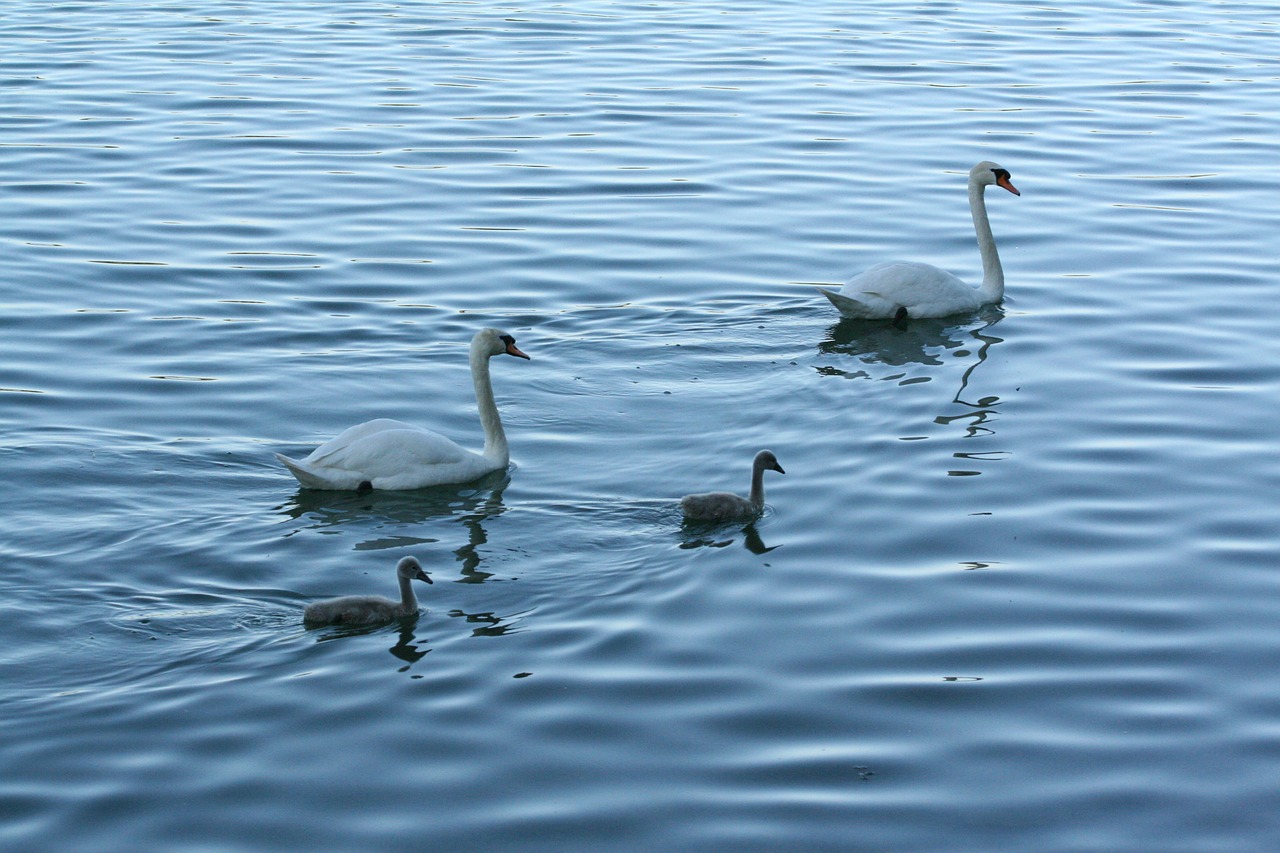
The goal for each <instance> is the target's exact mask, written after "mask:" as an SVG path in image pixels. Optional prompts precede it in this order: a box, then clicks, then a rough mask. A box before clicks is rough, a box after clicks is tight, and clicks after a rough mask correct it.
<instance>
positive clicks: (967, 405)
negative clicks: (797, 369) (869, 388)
mask: <svg viewBox="0 0 1280 853" xmlns="http://www.w3.org/2000/svg"><path fill="white" fill-rule="evenodd" d="M1003 318H1004V315H1003V313H1002V312H1001V311H1000V309H998V308H995V307H991V308H987V309H985V310H984V311H982V312H980V313H979V315H978V316H977V317H975V318H974V319H972V320H970V321H968V322H966V323H962V324H959V325H957V324H956V321H955V319H954V318H952V319H950V320H946V319H938V320H912V321H909V322H908V323H906V324H904V325H901V326H894V325H893V324H890V323H884V322H872V321H867V320H842V321H840V322H839V323H836V324H835V325H834V326H832V327H831V328H830V329H828V332H827V337H826V339H825V340H823V341H821V342H820V343H819V344H818V352H820V353H822V354H824V355H839V356H849V357H852V358H854V359H856V360H857V362H858V363H859V365H860V367H859V368H858V369H857V370H850V369H848V368H846V367H840V366H835V365H830V366H820V367H818V368H817V370H818V372H819V373H820V374H822V375H824V376H841V377H844V378H846V379H874V380H880V381H896V382H897V383H898V384H899V385H914V384H918V383H922V382H932V381H934V380H935V379H942V378H944V375H945V374H944V371H948V370H951V369H952V366H953V365H955V364H956V362H957V361H961V362H963V363H964V369H963V370H962V371H961V373H960V377H959V381H958V383H957V385H956V390H955V393H954V394H952V396H951V400H950V403H951V404H953V405H956V406H960V407H961V411H959V412H947V413H943V414H939V415H938V416H937V417H935V418H934V423H936V424H939V425H940V426H947V425H950V424H953V423H963V424H964V425H965V432H966V434H967V435H968V436H975V435H991V434H994V430H993V429H992V426H991V425H992V422H993V421H994V419H995V415H996V410H997V408H998V407H999V405H1000V398H999V397H998V396H995V395H983V396H980V397H977V398H976V399H969V395H970V394H971V393H972V391H971V386H972V383H973V379H974V375H975V373H976V371H977V369H978V367H979V366H980V365H982V364H983V363H984V362H985V361H986V360H987V358H988V357H989V355H990V353H991V348H992V347H993V346H995V345H996V344H999V343H1003V341H1004V339H1003V338H1000V337H997V336H996V335H994V334H992V333H991V329H992V328H994V327H995V326H996V325H997V324H998V323H999V322H1000V321H1001V320H1002V319H1003ZM903 368H906V369H905V370H904V369H903ZM989 455H990V454H972V456H973V457H974V458H984V457H986V456H989Z"/></svg>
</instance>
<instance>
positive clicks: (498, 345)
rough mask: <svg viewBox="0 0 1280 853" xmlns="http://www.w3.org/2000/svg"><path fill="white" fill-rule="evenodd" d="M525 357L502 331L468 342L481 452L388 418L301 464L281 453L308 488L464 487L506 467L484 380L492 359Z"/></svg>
mask: <svg viewBox="0 0 1280 853" xmlns="http://www.w3.org/2000/svg"><path fill="white" fill-rule="evenodd" d="M503 354H506V355H514V356H516V357H517V358H526V359H527V358H528V357H529V356H527V355H525V354H524V353H522V352H520V350H519V349H517V348H516V339H515V338H513V337H511V335H509V334H507V333H506V332H504V331H502V330H501V329H481V330H480V331H479V332H476V335H475V337H474V338H472V339H471V381H472V382H473V383H475V386H476V404H477V405H478V406H479V407H480V425H481V426H482V427H484V450H483V451H482V452H481V453H472V452H471V451H470V450H464V449H463V448H461V447H459V446H458V445H457V444H455V443H453V442H452V441H450V440H449V439H447V438H445V437H444V436H443V435H441V434H440V433H438V432H432V431H431V430H427V429H422V428H421V427H416V426H413V425H412V424H407V423H404V422H402V421H393V420H389V419H387V418H379V419H378V420H374V421H369V422H367V423H363V424H359V425H358V426H353V427H351V428H350V429H348V430H346V431H345V432H343V433H341V434H340V435H338V436H337V437H336V438H333V439H331V440H329V441H327V442H325V443H324V444H322V445H320V446H319V447H317V448H316V449H315V450H314V451H312V453H311V455H310V456H308V457H307V458H306V459H303V460H301V461H299V460H296V459H290V458H289V457H288V456H285V455H283V454H281V453H277V454H276V458H277V459H279V460H280V461H281V462H283V463H284V464H285V465H286V466H287V467H288V469H289V470H290V471H292V472H293V476H295V477H297V478H298V482H299V483H301V484H302V485H303V486H304V487H306V488H308V489H361V490H364V489H421V488H424V487H426V486H439V485H442V484H445V483H467V482H470V481H471V480H474V479H476V478H477V477H482V476H484V475H485V474H488V473H489V472H491V471H497V470H500V469H504V468H506V467H507V462H508V461H510V458H511V457H510V452H509V451H508V449H507V436H506V434H505V433H504V432H503V431H502V420H501V419H500V418H499V417H498V406H497V404H496V403H494V401H493V385H492V383H491V382H490V381H489V359H490V358H492V357H493V356H495V355H503Z"/></svg>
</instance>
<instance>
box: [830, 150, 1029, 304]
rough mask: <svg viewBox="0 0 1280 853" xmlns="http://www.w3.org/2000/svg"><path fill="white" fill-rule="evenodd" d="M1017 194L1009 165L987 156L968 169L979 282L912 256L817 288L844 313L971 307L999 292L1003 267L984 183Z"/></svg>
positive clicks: (995, 299) (1000, 296)
mask: <svg viewBox="0 0 1280 853" xmlns="http://www.w3.org/2000/svg"><path fill="white" fill-rule="evenodd" d="M992 184H995V185H996V186H998V187H1000V188H1002V189H1006V190H1008V191H1009V192H1011V193H1013V194H1014V195H1022V193H1020V192H1018V190H1017V189H1016V188H1015V187H1014V186H1013V184H1012V183H1010V181H1009V171H1008V170H1007V169H1004V168H1001V167H1000V166H998V165H996V164H995V163H992V162H990V161H988V160H984V161H982V162H981V163H979V164H978V165H976V166H974V167H973V168H972V169H970V170H969V212H970V213H971V214H972V215H973V230H974V231H976V232H977V233H978V249H979V251H980V252H981V253H982V284H981V286H979V287H976V288H975V287H971V286H970V285H967V284H965V283H964V282H963V281H961V280H960V279H958V278H956V277H955V276H954V275H952V274H951V273H949V272H947V271H946V270H940V269H938V268H937V267H935V266H932V265H930V264H922V263H917V262H915V261H889V262H888V263H883V264H877V265H876V266H874V267H872V268H871V269H869V270H867V271H866V272H862V273H859V274H858V275H855V276H854V277H853V278H851V279H849V280H848V281H847V282H845V285H844V287H842V288H840V291H839V292H836V291H833V290H828V289H827V288H825V287H823V288H819V290H821V291H822V293H823V294H824V295H825V296H826V297H827V298H828V299H830V300H831V304H833V305H835V306H836V308H837V309H839V311H840V314H841V315H842V316H845V317H852V318H861V319H870V320H877V319H887V318H892V319H895V320H904V319H907V318H908V317H911V318H921V317H946V316H948V315H951V314H961V313H966V312H969V311H976V310H977V309H978V308H981V307H982V306H983V305H990V304H993V303H996V302H999V301H1000V300H1001V299H1003V298H1004V270H1003V269H1002V268H1001V267H1000V255H999V254H998V253H997V252H996V241H995V238H994V237H992V236H991V222H990V221H989V220H988V219H987V203H986V199H985V195H984V194H985V192H986V189H987V187H988V186H990V185H992Z"/></svg>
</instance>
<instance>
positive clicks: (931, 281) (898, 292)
mask: <svg viewBox="0 0 1280 853" xmlns="http://www.w3.org/2000/svg"><path fill="white" fill-rule="evenodd" d="M839 295H841V296H843V297H845V298H846V299H849V300H853V301H855V302H858V303H861V304H862V305H865V306H866V311H867V313H866V314H863V315H859V316H866V317H871V318H881V317H893V316H894V314H895V313H896V312H897V310H898V309H899V308H906V309H907V314H908V315H909V316H911V317H914V318H921V317H945V316H947V315H948V314H958V313H960V312H962V311H972V310H974V309H976V308H978V307H979V306H980V305H981V304H982V299H981V297H980V295H979V294H978V291H977V290H976V289H975V288H972V287H970V286H969V285H967V284H965V283H964V282H963V281H961V280H960V279H959V278H957V277H956V276H954V275H952V274H951V273H949V272H947V271H946V270H943V269H939V268H938V267H935V266H933V265H932V264H923V263H918V262H915V261H889V262H887V263H883V264H878V265H876V266H874V267H872V268H871V269H869V270H866V271H865V272H862V273H859V274H858V275H855V276H854V277H853V278H851V279H849V281H848V282H846V283H845V285H844V287H842V288H840V294H839ZM828 298H830V297H828ZM833 301H834V300H833ZM837 307H840V304H839V303H837ZM842 313H843V311H842ZM846 316H848V315H846Z"/></svg>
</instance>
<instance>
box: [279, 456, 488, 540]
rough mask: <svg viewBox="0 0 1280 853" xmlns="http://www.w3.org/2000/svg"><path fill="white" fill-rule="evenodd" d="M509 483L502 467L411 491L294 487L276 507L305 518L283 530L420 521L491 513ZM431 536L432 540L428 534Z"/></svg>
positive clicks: (299, 531) (296, 518) (296, 516)
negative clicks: (459, 481)
mask: <svg viewBox="0 0 1280 853" xmlns="http://www.w3.org/2000/svg"><path fill="white" fill-rule="evenodd" d="M510 484H511V477H510V475H509V474H507V473H506V472H505V471H498V472H494V473H493V474H489V475H486V476H484V477H481V478H480V479H479V480H475V481H473V482H471V483H467V484H466V485H464V486H435V487H432V488H430V489H416V490H413V491H371V492H330V491H321V490H316V489H298V490H297V492H296V493H295V494H294V495H293V497H292V498H290V499H289V500H288V501H287V502H285V503H283V504H281V505H280V506H278V507H276V511H277V512H279V513H281V514H282V515H286V516H288V517H289V518H292V519H295V520H298V521H304V520H305V521H306V522H308V523H307V524H304V525H302V526H300V527H297V528H295V529H294V530H292V531H290V532H289V533H287V534H285V535H286V536H292V535H294V534H296V533H301V532H303V531H306V530H313V531H314V530H323V529H324V528H328V527H339V526H342V525H345V524H353V523H354V524H362V525H363V524H367V523H368V522H369V521H370V520H371V519H372V520H375V521H383V522H388V523H391V524H403V525H411V524H420V523H422V522H424V521H426V520H427V519H430V518H439V517H445V516H451V515H456V514H457V513H458V512H459V511H462V512H465V513H468V514H469V515H473V516H474V515H476V514H477V513H478V514H479V515H482V516H486V517H487V516H492V515H497V514H499V513H501V512H502V511H503V506H502V493H503V492H504V491H505V490H506V488H507V486H508V485H510ZM429 541H434V540H429ZM388 547H398V546H394V545H382V546H377V545H369V544H366V545H364V546H363V547H361V548H360V550H379V549H380V548H388Z"/></svg>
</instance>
